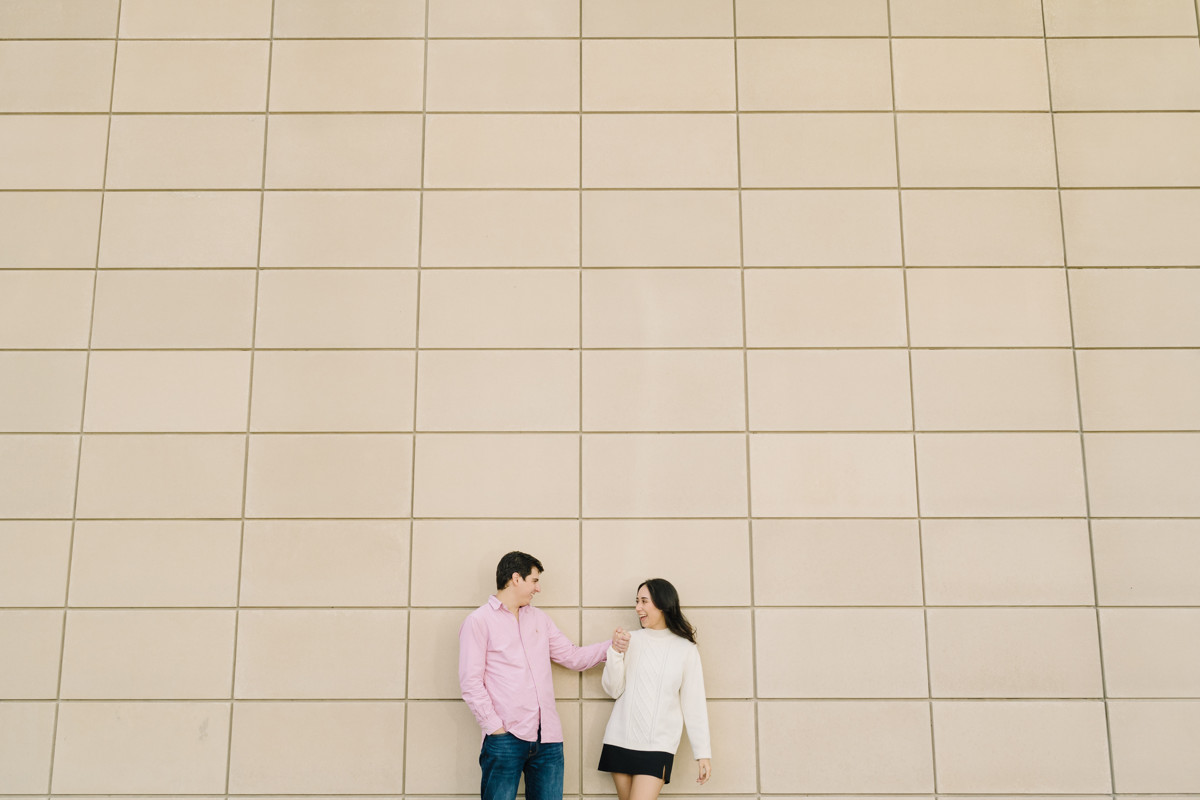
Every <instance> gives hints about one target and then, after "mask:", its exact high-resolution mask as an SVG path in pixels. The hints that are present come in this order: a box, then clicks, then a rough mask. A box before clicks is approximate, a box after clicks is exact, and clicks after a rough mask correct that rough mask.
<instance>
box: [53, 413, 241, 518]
mask: <svg viewBox="0 0 1200 800" xmlns="http://www.w3.org/2000/svg"><path fill="white" fill-rule="evenodd" d="M245 460H246V437H245V435H244V434H230V435H219V434H208V435H205V434H192V435H186V434H169V435H161V434H126V435H123V436H107V435H103V434H97V435H92V436H85V437H84V441H83V449H82V455H81V463H80V465H79V491H78V499H77V506H76V513H77V514H78V516H80V517H101V518H103V517H118V518H129V517H204V518H212V517H238V516H241V513H242V482H243V481H242V476H243V473H244V471H245Z"/></svg>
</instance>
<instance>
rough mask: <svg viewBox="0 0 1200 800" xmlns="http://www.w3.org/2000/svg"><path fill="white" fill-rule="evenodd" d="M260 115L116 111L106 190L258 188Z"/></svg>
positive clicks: (262, 129)
mask: <svg viewBox="0 0 1200 800" xmlns="http://www.w3.org/2000/svg"><path fill="white" fill-rule="evenodd" d="M265 126H266V123H265V120H264V118H263V117H262V116H261V115H257V114H255V115H249V114H247V115H240V114H231V115H220V116H210V115H198V114H197V115H192V114H182V115H179V114H171V115H161V116H160V115H154V114H147V115H142V114H138V115H128V116H127V115H118V116H114V117H113V118H112V129H111V133H110V134H109V146H108V168H107V172H106V173H105V181H106V182H105V186H106V187H108V188H110V189H257V188H259V187H260V186H261V185H262V160H263V141H264V136H265V131H266V127H265Z"/></svg>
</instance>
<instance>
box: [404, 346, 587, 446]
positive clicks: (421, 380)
mask: <svg viewBox="0 0 1200 800" xmlns="http://www.w3.org/2000/svg"><path fill="white" fill-rule="evenodd" d="M417 430H421V431H575V430H579V354H578V353H577V352H572V351H569V350H535V351H521V350H458V351H454V350H432V351H426V352H422V353H421V357H420V361H419V363H418V375H417Z"/></svg>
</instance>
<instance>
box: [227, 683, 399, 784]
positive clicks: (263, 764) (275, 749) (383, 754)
mask: <svg viewBox="0 0 1200 800" xmlns="http://www.w3.org/2000/svg"><path fill="white" fill-rule="evenodd" d="M414 730H420V728H415V729H414ZM403 747H404V706H403V705H402V704H398V703H304V702H295V703H252V702H243V703H238V704H236V706H235V707H234V714H233V741H232V743H231V745H230V750H229V754H230V760H229V790H230V791H231V792H237V793H238V794H269V793H276V792H277V793H288V794H292V793H294V794H310V793H319V794H342V793H345V794H387V793H392V794H399V793H400V792H401V791H402V790H403V782H404V763H403V760H402V759H400V758H399V757H398V756H399V753H400V751H401V749H402V748H403Z"/></svg>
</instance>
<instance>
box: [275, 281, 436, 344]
mask: <svg viewBox="0 0 1200 800" xmlns="http://www.w3.org/2000/svg"><path fill="white" fill-rule="evenodd" d="M416 337H417V275H416V272H415V271H414V270H404V269H386V270H361V269H347V270H342V269H333V270H328V269H322V270H268V271H264V272H263V273H262V274H261V276H260V277H259V288H258V314H257V317H256V318H255V344H257V345H258V346H259V347H289V348H290V347H412V346H413V345H414V344H415V343H416Z"/></svg>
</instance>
